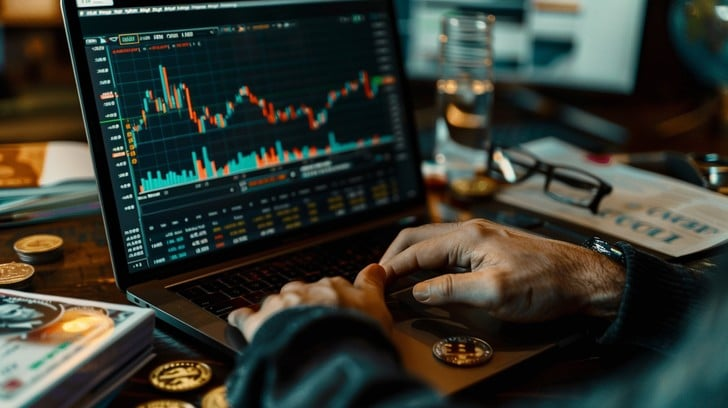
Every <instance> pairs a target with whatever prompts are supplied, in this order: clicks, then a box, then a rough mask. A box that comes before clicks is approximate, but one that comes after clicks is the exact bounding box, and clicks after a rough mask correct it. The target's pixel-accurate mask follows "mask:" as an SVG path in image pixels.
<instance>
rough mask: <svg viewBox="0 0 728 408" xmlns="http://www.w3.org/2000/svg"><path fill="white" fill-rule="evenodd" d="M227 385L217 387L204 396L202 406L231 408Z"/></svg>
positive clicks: (204, 407)
mask: <svg viewBox="0 0 728 408" xmlns="http://www.w3.org/2000/svg"><path fill="white" fill-rule="evenodd" d="M229 407H230V404H229V403H228V401H227V394H226V392H225V386H224V385H221V386H219V387H215V388H213V389H211V390H210V391H208V392H207V394H205V396H204V397H202V408H229Z"/></svg>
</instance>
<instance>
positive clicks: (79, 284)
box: [0, 214, 634, 407]
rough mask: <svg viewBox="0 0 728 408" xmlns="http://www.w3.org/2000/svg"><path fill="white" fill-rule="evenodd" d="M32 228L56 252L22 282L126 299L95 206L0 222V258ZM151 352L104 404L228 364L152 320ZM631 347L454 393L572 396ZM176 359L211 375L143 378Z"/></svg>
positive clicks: (589, 352) (63, 292)
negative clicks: (60, 249)
mask: <svg viewBox="0 0 728 408" xmlns="http://www.w3.org/2000/svg"><path fill="white" fill-rule="evenodd" d="M38 233H50V234H55V235H58V236H61V237H62V238H63V239H64V256H63V258H61V259H60V260H58V261H55V262H53V263H49V264H41V265H36V274H35V276H34V278H33V282H32V287H31V288H29V289H28V290H31V291H34V292H38V293H45V294H52V295H60V296H72V297H79V298H86V299H95V300H103V301H110V302H117V303H128V302H127V301H126V299H125V297H124V295H123V294H122V293H121V291H120V290H119V289H118V288H117V287H116V285H115V283H114V279H113V274H112V271H111V267H110V260H109V253H108V250H107V248H106V239H105V235H104V229H103V225H102V222H101V216H100V215H99V214H95V215H89V216H84V217H79V218H74V219H66V220H61V221H56V222H52V223H46V224H37V225H30V226H24V227H19V228H13V229H0V262H10V261H17V260H18V258H17V255H16V254H15V253H14V251H13V243H14V242H15V241H16V240H17V239H19V238H22V237H24V236H27V235H31V234H38ZM153 352H154V353H155V354H156V356H155V357H154V359H153V360H152V361H150V362H149V363H147V364H146V365H145V366H144V367H143V368H141V369H140V370H139V371H138V372H136V373H135V374H134V375H133V376H132V377H131V379H129V380H128V381H127V382H126V383H125V384H124V385H123V386H122V387H121V388H120V389H119V390H117V391H116V392H115V393H114V394H112V396H111V400H110V401H109V404H108V406H109V407H130V406H136V405H138V404H141V403H143V402H149V401H152V400H157V399H178V400H183V401H187V402H190V403H192V404H195V405H196V406H200V403H201V399H202V397H203V396H204V394H205V393H206V392H207V391H209V390H211V389H213V388H215V387H216V386H219V385H222V384H223V383H224V380H225V378H226V376H227V375H228V374H229V372H230V370H231V368H232V365H233V363H232V361H231V360H230V359H229V358H227V357H225V356H222V355H218V354H216V353H215V352H213V351H211V350H210V349H207V348H206V347H205V346H204V345H202V344H201V343H199V342H197V341H196V340H194V339H192V338H189V337H187V336H186V335H184V334H183V333H181V332H179V331H177V329H175V328H172V327H170V326H167V325H165V324H164V323H161V322H159V321H158V322H157V327H156V328H155V331H154V351H153ZM633 355H634V353H633V352H632V351H625V350H618V351H616V350H612V349H609V348H604V347H597V346H595V345H593V344H591V343H589V344H579V345H575V346H573V347H569V348H567V349H564V350H560V351H558V352H555V353H553V354H550V355H547V356H545V357H544V358H542V359H540V360H538V361H534V362H533V364H529V365H525V366H523V367H519V368H517V369H515V370H512V371H510V372H507V373H506V374H504V375H503V376H501V377H497V378H495V379H493V380H489V381H488V382H487V383H484V384H479V385H477V386H475V387H472V388H470V389H468V390H465V391H463V392H461V393H460V394H459V395H458V397H460V398H463V399H467V400H471V401H478V402H483V403H487V404H488V405H489V406H493V405H498V404H499V403H504V402H513V401H514V400H524V399H525V400H526V401H528V400H531V399H534V398H535V399H538V400H544V399H546V400H557V401H558V400H559V399H562V398H572V396H571V395H569V393H568V391H566V390H565V389H568V388H572V389H574V388H575V387H577V386H578V385H579V384H580V383H581V382H582V381H585V380H588V379H590V378H595V377H598V376H601V375H603V374H604V373H605V372H610V371H612V370H614V369H615V367H617V366H619V365H621V364H624V363H627V362H629V361H631V360H632V356H633ZM178 359H194V360H199V361H203V362H205V363H207V364H209V365H210V367H211V368H212V370H213V379H212V381H211V382H210V383H208V384H207V385H206V386H205V387H204V388H201V389H198V390H195V391H190V392H187V393H182V394H177V393H175V394H172V393H166V392H163V391H159V390H157V389H155V388H153V387H152V385H151V384H150V383H149V381H148V380H147V378H148V375H149V373H150V371H151V370H152V369H154V368H155V367H157V366H158V365H160V364H163V363H166V362H169V361H172V360H178Z"/></svg>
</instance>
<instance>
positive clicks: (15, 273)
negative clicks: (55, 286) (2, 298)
mask: <svg viewBox="0 0 728 408" xmlns="http://www.w3.org/2000/svg"><path fill="white" fill-rule="evenodd" d="M34 273H35V268H33V266H32V265H28V264H26V263H22V262H8V263H4V264H0V286H4V287H8V288H10V287H13V288H16V287H21V286H25V285H27V284H29V283H30V280H31V279H32V278H33V274H34Z"/></svg>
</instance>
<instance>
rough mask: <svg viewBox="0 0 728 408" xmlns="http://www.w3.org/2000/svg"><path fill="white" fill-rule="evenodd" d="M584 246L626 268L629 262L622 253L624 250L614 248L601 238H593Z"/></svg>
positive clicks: (585, 242)
mask: <svg viewBox="0 0 728 408" xmlns="http://www.w3.org/2000/svg"><path fill="white" fill-rule="evenodd" d="M582 246H584V247H586V248H589V249H591V250H592V251H595V252H599V253H600V254H602V255H604V256H607V257H608V258H609V259H611V260H613V261H614V262H617V263H619V264H620V265H625V266H626V263H627V262H626V261H625V259H624V253H623V252H622V250H621V249H619V248H616V247H614V246H612V244H610V243H609V242H607V241H605V240H603V239H601V238H599V237H591V238H589V239H587V240H586V241H584V243H583V244H582Z"/></svg>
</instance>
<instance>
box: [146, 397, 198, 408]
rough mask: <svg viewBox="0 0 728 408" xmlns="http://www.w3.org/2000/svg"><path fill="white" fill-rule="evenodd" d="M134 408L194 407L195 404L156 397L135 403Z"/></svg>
mask: <svg viewBox="0 0 728 408" xmlns="http://www.w3.org/2000/svg"><path fill="white" fill-rule="evenodd" d="M136 408H195V406H194V405H192V404H190V403H189V402H186V401H180V400H175V399H158V400H154V401H149V402H144V403H141V404H139V405H137V406H136Z"/></svg>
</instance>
